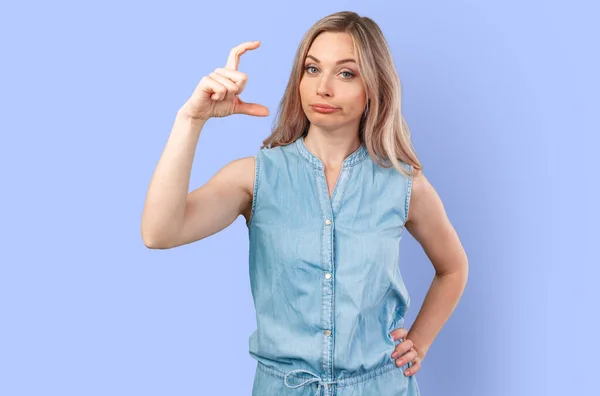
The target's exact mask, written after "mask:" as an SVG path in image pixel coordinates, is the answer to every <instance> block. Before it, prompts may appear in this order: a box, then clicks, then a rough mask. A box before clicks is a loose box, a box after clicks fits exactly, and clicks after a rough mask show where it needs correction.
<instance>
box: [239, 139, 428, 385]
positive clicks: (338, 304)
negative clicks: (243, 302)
mask: <svg viewBox="0 0 600 396" xmlns="http://www.w3.org/2000/svg"><path fill="white" fill-rule="evenodd" d="M255 164H256V168H255V180H254V194H253V198H252V212H251V213H252V214H251V216H250V220H249V222H248V223H247V226H248V236H249V274H250V286H251V292H252V297H253V301H254V307H255V310H256V325H257V326H256V327H257V328H256V330H255V331H254V332H253V333H252V334H251V336H250V339H249V353H250V356H251V357H252V358H254V359H255V360H256V361H257V367H256V372H255V376H254V383H253V389H252V395H253V396H287V395H289V396H371V395H372V396H375V395H377V396H400V395H402V396H418V395H419V389H418V384H417V380H416V377H415V375H414V374H413V375H412V376H408V377H407V376H405V375H404V370H406V369H407V368H408V367H410V365H411V363H407V364H405V365H404V366H402V367H397V366H396V365H395V362H394V360H393V359H392V358H391V354H392V352H393V351H394V348H395V346H396V345H397V344H398V343H400V342H402V341H401V340H398V341H394V340H393V338H392V336H391V335H390V331H392V330H393V329H396V328H398V327H404V317H405V314H406V312H407V310H408V308H409V305H410V297H409V295H408V292H407V289H406V287H405V285H404V282H403V279H402V275H401V273H400V269H399V266H398V261H399V245H400V239H401V238H402V234H403V232H404V223H405V222H406V218H407V213H408V208H409V202H410V192H411V187H412V177H409V176H406V175H403V174H401V173H400V172H398V171H397V170H396V169H394V168H393V167H392V168H384V167H381V166H379V165H378V164H377V163H376V162H375V161H374V160H373V159H372V158H371V156H370V155H369V153H368V151H367V148H366V146H365V145H364V143H363V144H362V145H361V146H360V147H359V148H358V149H357V150H356V151H354V152H353V153H352V154H350V155H349V156H348V157H346V159H345V160H344V162H343V165H342V169H341V172H340V175H339V177H338V180H337V182H336V185H335V189H334V191H333V193H332V195H331V197H330V196H329V192H328V188H327V181H326V178H325V173H324V170H325V168H324V164H323V162H322V161H321V160H320V159H319V158H318V157H317V156H316V155H314V154H313V153H312V152H311V151H310V150H308V148H307V147H306V145H305V143H304V137H300V138H298V139H296V140H295V141H294V142H293V143H291V144H288V145H285V146H278V147H273V148H263V149H261V150H260V151H259V152H258V153H257V154H256V155H255ZM401 164H402V165H403V166H404V167H405V168H406V169H412V166H411V165H408V164H406V163H404V162H401Z"/></svg>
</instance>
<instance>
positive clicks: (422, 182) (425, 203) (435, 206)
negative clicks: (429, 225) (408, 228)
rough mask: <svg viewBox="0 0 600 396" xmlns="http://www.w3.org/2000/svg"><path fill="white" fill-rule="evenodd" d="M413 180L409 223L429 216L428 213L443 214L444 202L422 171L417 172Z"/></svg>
mask: <svg viewBox="0 0 600 396" xmlns="http://www.w3.org/2000/svg"><path fill="white" fill-rule="evenodd" d="M411 179H412V181H411V193H410V203H409V207H410V210H409V211H408V217H407V223H408V222H414V221H415V220H416V219H418V218H422V217H424V216H427V213H429V214H431V213H436V212H440V211H442V212H443V204H442V201H441V199H440V197H439V195H438V193H437V191H436V190H435V188H434V187H433V185H432V184H431V183H430V182H429V179H427V177H426V176H425V174H424V173H423V172H422V171H421V172H416V173H415V174H414V176H412V178H411Z"/></svg>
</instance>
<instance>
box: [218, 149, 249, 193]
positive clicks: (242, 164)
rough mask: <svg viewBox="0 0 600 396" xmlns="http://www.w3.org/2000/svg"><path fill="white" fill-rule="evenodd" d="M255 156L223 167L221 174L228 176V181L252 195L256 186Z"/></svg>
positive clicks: (237, 160)
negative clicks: (254, 185) (253, 187)
mask: <svg viewBox="0 0 600 396" xmlns="http://www.w3.org/2000/svg"><path fill="white" fill-rule="evenodd" d="M254 169H255V156H254V155H253V156H249V157H243V158H238V159H235V160H232V161H231V162H229V163H228V164H227V165H225V166H224V167H223V169H222V170H221V172H223V173H225V174H226V176H227V177H226V180H227V181H229V182H231V183H232V184H234V185H236V186H238V187H239V188H241V189H242V190H243V191H244V192H245V193H248V194H249V195H250V196H251V195H252V186H253V184H254Z"/></svg>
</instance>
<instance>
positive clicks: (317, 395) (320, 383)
mask: <svg viewBox="0 0 600 396" xmlns="http://www.w3.org/2000/svg"><path fill="white" fill-rule="evenodd" d="M296 373H307V374H310V375H312V376H313V377H314V378H308V379H306V380H305V381H304V382H301V383H300V384H298V385H294V386H291V385H289V384H288V383H287V377H288V375H294V374H296ZM313 382H317V383H318V385H317V393H315V396H320V395H321V386H329V385H330V384H336V383H338V382H339V380H336V381H323V379H322V378H321V377H319V376H318V375H317V374H315V373H313V372H312V371H308V370H303V369H298V370H292V371H290V372H288V373H286V374H285V377H284V378H283V383H284V384H285V386H287V387H288V388H299V387H301V386H304V385H306V384H312V383H313Z"/></svg>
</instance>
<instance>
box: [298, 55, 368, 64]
mask: <svg viewBox="0 0 600 396" xmlns="http://www.w3.org/2000/svg"><path fill="white" fill-rule="evenodd" d="M306 57H307V58H312V59H313V60H314V61H315V62H317V63H321V61H320V60H318V59H317V58H315V57H314V56H312V55H307V56H306ZM347 62H354V63H356V61H355V60H354V59H352V58H348V59H342V60H339V61H337V62H335V64H336V65H341V64H342V63H347Z"/></svg>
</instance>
